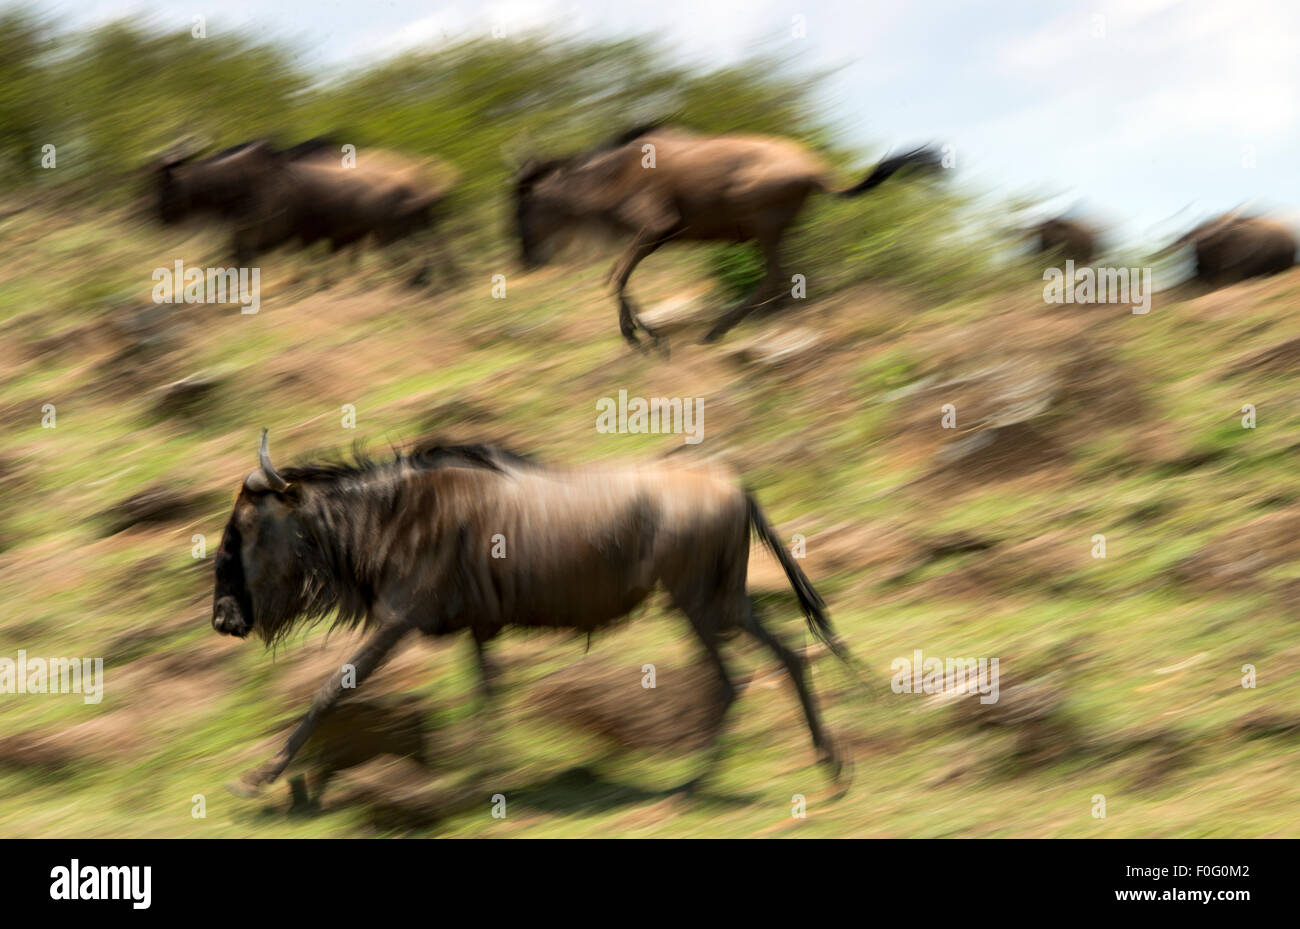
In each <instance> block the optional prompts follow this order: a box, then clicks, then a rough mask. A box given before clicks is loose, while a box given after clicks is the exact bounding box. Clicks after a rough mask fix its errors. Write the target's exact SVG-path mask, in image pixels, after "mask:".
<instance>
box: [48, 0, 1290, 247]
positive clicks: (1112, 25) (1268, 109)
mask: <svg viewBox="0 0 1300 929" xmlns="http://www.w3.org/2000/svg"><path fill="white" fill-rule="evenodd" d="M205 5H206V4H205V2H204V0H156V2H153V3H148V4H142V3H138V2H135V0H56V2H50V3H46V4H44V5H43V6H42V7H41V8H42V9H44V10H46V11H47V12H49V13H51V14H53V15H54V16H55V17H56V18H58V19H59V20H61V21H62V22H64V23H65V24H67V25H69V26H86V25H91V24H94V23H96V22H101V21H107V20H111V19H116V18H121V17H131V18H135V19H143V20H147V21H149V22H153V23H156V24H158V25H160V26H164V27H169V28H175V27H178V26H188V25H189V23H190V21H191V18H192V17H193V16H194V15H195V14H204V15H207V17H208V23H209V36H210V37H211V36H213V35H214V34H218V33H219V31H220V30H221V29H226V28H237V27H238V28H247V27H252V28H254V29H256V30H257V31H259V32H264V33H266V34H268V35H274V36H279V37H283V38H286V39H289V40H293V41H296V42H297V43H298V44H299V46H300V47H302V48H304V49H307V50H309V52H308V55H309V58H311V59H313V60H314V61H315V62H317V63H320V64H323V65H330V64H333V63H345V62H346V63H355V62H357V61H359V60H365V59H373V58H378V57H382V56H384V55H387V54H392V53H393V52H396V51H400V50H403V49H406V48H412V47H436V46H437V45H438V44H440V43H445V42H447V41H452V40H454V39H456V38H463V37H466V36H469V35H472V34H476V33H477V34H483V33H485V32H488V31H490V30H491V29H492V28H493V27H494V26H495V27H497V28H499V29H503V30H504V31H505V32H506V33H507V34H509V33H519V32H524V31H528V30H531V29H537V28H550V29H553V30H556V31H560V32H563V33H566V34H574V33H578V34H594V35H601V36H610V35H622V34H628V33H638V34H640V33H647V34H652V35H657V36H659V37H660V38H662V39H663V40H664V42H665V43H666V45H667V47H669V48H671V49H674V50H675V52H676V54H679V55H681V56H682V57H684V58H686V59H689V60H693V61H698V62H707V63H715V64H719V63H726V62H730V61H734V60H736V59H738V58H741V57H744V56H745V55H746V54H748V53H751V52H753V51H755V50H765V51H788V52H791V53H792V54H793V55H794V60H795V62H796V64H799V65H803V66H806V67H808V68H810V69H813V68H816V69H821V68H825V67H828V66H839V67H840V70H839V71H837V72H836V73H835V75H834V76H833V77H832V79H831V80H830V81H829V82H828V83H827V85H826V89H825V93H826V100H825V103H826V106H827V108H828V112H830V113H831V114H833V115H834V117H835V118H836V119H837V120H838V122H839V124H840V125H842V126H843V127H844V134H845V138H846V140H851V141H862V142H869V143H872V144H875V145H887V146H896V145H903V144H906V143H909V142H917V141H926V140H935V141H940V142H943V143H947V144H951V145H953V146H955V151H956V154H957V162H958V163H957V167H958V170H959V173H960V176H961V183H963V184H965V185H966V186H968V187H969V189H971V190H973V191H977V192H987V193H990V194H994V195H1008V194H1036V195H1038V196H1040V197H1042V198H1049V197H1050V198H1052V199H1051V202H1050V204H1049V206H1050V207H1052V208H1059V209H1072V210H1074V211H1078V212H1082V213H1085V214H1089V215H1092V216H1094V217H1097V218H1099V219H1101V220H1103V221H1104V222H1105V223H1107V224H1108V225H1110V226H1111V227H1113V228H1114V229H1115V231H1116V233H1117V236H1118V238H1119V239H1121V240H1137V241H1144V242H1150V241H1155V240H1162V239H1165V238H1168V237H1169V236H1170V235H1171V234H1172V233H1173V231H1174V230H1175V229H1178V228H1180V227H1185V226H1186V225H1188V224H1189V223H1191V222H1192V221H1193V220H1195V219H1199V218H1203V217H1205V216H1208V215H1210V214H1212V213H1214V212H1219V211H1223V210H1227V209H1230V208H1233V207H1235V206H1238V205H1240V204H1242V203H1249V204H1250V205H1251V207H1252V208H1254V209H1260V210H1265V211H1269V212H1273V213H1275V214H1278V215H1280V216H1281V217H1282V218H1284V219H1286V220H1287V221H1289V222H1291V223H1292V224H1294V225H1297V226H1300V181H1298V180H1297V168H1300V119H1298V117H1300V3H1296V2H1294V0H1233V2H1226V0H1097V2H1068V0H1067V2H1059V3H1051V2H1041V0H1040V2H1029V0H1011V2H998V3H991V2H990V3H983V2H959V0H926V2H923V3H922V2H899V3H875V2H862V0H858V2H852V0H744V2H739V0H655V2H652V3H638V2H635V0H634V2H628V0H555V2H550V0H535V2H533V0H501V2H460V3H438V2H425V3H412V2H406V0H348V2H338V0H279V2H260V0H259V2H247V0H233V2H232V0H222V2H220V3H219V4H213V5H212V7H211V8H210V9H205ZM796 16H800V17H802V18H803V19H802V22H803V24H804V29H805V33H806V34H805V35H804V36H803V37H796V36H795V35H793V33H794V28H793V27H794V23H795V20H794V18H795V17H796Z"/></svg>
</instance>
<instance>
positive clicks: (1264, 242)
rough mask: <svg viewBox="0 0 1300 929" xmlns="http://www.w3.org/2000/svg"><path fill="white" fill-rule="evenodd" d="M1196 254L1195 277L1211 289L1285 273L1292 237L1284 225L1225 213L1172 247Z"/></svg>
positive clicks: (1293, 242) (1293, 247) (1292, 260)
mask: <svg viewBox="0 0 1300 929" xmlns="http://www.w3.org/2000/svg"><path fill="white" fill-rule="evenodd" d="M1188 243H1190V244H1191V245H1192V246H1193V247H1194V249H1195V252H1196V277H1197V279H1198V280H1200V281H1202V282H1203V283H1205V284H1208V285H1209V286H1211V287H1222V286H1224V285H1226V284H1234V283H1237V282H1238V281H1243V280H1246V279H1247V278H1251V277H1262V276H1264V275H1269V274H1277V273H1278V272H1280V271H1285V270H1287V269H1288V268H1290V267H1292V266H1293V265H1294V264H1295V255H1296V237H1295V234H1294V233H1293V232H1292V231H1291V230H1290V229H1288V228H1287V227H1286V226H1284V225H1282V224H1281V223H1279V222H1276V221H1274V220H1271V219H1265V218H1263V217H1258V216H1239V215H1236V214H1233V213H1228V214H1225V215H1223V216H1220V217H1217V218H1215V219H1212V220H1210V221H1209V222H1206V223H1202V224H1201V225H1199V226H1197V227H1196V228H1195V229H1192V230H1191V231H1190V232H1188V233H1186V234H1185V235H1183V236H1182V237H1181V238H1180V239H1179V240H1178V241H1177V242H1176V243H1175V244H1176V245H1185V244H1188Z"/></svg>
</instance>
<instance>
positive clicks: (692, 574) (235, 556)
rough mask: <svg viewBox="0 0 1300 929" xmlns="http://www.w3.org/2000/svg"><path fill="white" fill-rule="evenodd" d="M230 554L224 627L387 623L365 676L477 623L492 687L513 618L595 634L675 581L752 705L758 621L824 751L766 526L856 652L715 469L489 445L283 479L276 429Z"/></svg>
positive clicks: (796, 582)
mask: <svg viewBox="0 0 1300 929" xmlns="http://www.w3.org/2000/svg"><path fill="white" fill-rule="evenodd" d="M258 461H259V464H258V467H257V468H255V469H254V470H253V471H252V472H250V473H249V475H248V477H247V478H246V479H245V481H244V484H243V487H242V489H241V490H240V492H239V495H238V497H237V498H236V500H235V506H234V511H233V512H232V514H231V516H230V521H229V522H228V523H227V525H226V529H225V534H224V535H223V536H222V540H221V547H220V549H219V550H218V552H217V555H216V559H215V575H216V585H215V593H214V596H213V606H212V626H213V628H214V629H216V630H217V631H218V632H220V633H223V634H227V635H234V636H240V637H243V636H247V635H248V634H249V633H250V632H256V633H258V634H259V635H260V636H261V637H262V638H263V640H264V641H266V642H267V643H268V644H270V643H273V642H276V641H278V640H280V639H281V638H282V637H284V636H285V635H286V634H287V633H288V632H289V631H290V630H291V629H292V628H294V626H295V624H297V623H298V622H299V621H308V622H310V621H319V620H321V619H323V618H325V617H327V616H329V615H331V614H334V615H335V616H336V619H335V623H336V624H337V625H342V626H349V627H354V626H357V625H361V626H363V627H364V628H365V629H367V630H368V631H369V633H370V636H369V639H368V640H367V641H366V643H365V645H364V646H363V647H362V648H361V650H360V651H358V652H357V653H356V654H355V655H354V656H353V657H352V658H351V659H349V662H348V666H350V667H351V668H353V669H355V670H354V673H355V685H358V686H359V685H360V683H361V682H362V681H363V680H364V679H365V678H366V677H367V676H368V675H369V674H371V672H373V671H374V670H375V668H376V667H377V666H378V665H379V664H380V663H381V662H382V661H383V660H384V659H385V657H386V656H387V655H388V654H389V653H390V652H391V651H392V650H393V648H394V647H395V646H396V645H397V644H398V643H399V642H401V641H402V640H403V638H404V637H406V636H407V635H409V634H410V633H412V632H417V631H418V632H421V633H424V634H425V635H429V636H444V635H449V634H452V633H456V632H460V631H462V630H464V631H468V632H469V633H470V635H471V636H472V637H473V639H474V642H475V645H476V647H477V654H478V662H479V670H480V676H481V682H482V686H483V689H484V692H485V694H488V695H490V694H491V693H492V692H493V689H494V681H495V677H496V674H495V671H494V665H493V662H492V659H491V657H490V655H489V653H488V645H489V643H490V642H491V641H492V640H493V639H494V638H495V637H496V636H497V635H498V634H499V633H500V632H501V631H502V630H503V629H504V628H506V627H507V626H531V627H546V628H554V629H573V630H577V631H579V632H585V633H587V634H590V633H591V632H592V631H594V630H597V629H600V628H602V627H605V626H608V625H610V624H611V623H614V622H616V621H618V620H620V619H622V618H623V617H626V616H627V615H628V613H629V612H630V611H631V610H633V609H634V608H635V607H637V606H638V605H639V604H641V603H642V602H643V601H644V600H645V599H646V598H647V597H648V596H649V595H650V593H651V592H652V591H654V590H656V589H659V588H662V589H664V590H666V591H667V593H668V595H669V597H670V599H671V601H672V603H673V604H674V605H675V606H676V607H677V608H678V609H679V610H681V611H682V612H683V613H685V614H686V616H687V617H688V618H689V620H690V623H691V627H692V629H693V630H694V631H695V634H696V636H697V637H698V638H699V640H700V643H701V644H702V645H703V647H704V652H705V654H706V655H707V656H708V658H709V660H710V661H711V662H712V663H713V665H714V666H715V667H716V669H717V671H718V673H719V678H720V681H721V694H720V697H721V700H722V703H723V707H724V709H725V707H727V706H729V705H730V704H731V702H732V701H733V700H734V698H735V688H734V686H733V685H732V683H731V680H730V677H729V675H728V673H727V669H726V666H725V665H724V663H723V659H722V655H721V653H720V651H719V637H720V636H721V635H722V634H723V633H726V632H728V631H731V630H737V629H741V630H744V631H746V632H748V633H749V634H750V635H751V636H753V637H754V638H755V639H757V640H758V641H759V642H762V643H763V644H764V645H765V646H767V648H769V649H770V650H771V651H772V652H773V653H774V654H775V655H776V656H777V657H778V658H779V659H780V661H781V662H782V663H783V664H784V666H785V668H786V669H787V670H788V672H789V674H790V677H791V679H792V681H793V682H794V686H795V688H796V690H797V691H798V695H799V699H800V701H801V703H802V705H803V711H804V716H805V718H806V720H807V724H808V728H809V730H810V732H811V733H812V740H813V745H814V747H815V748H816V749H817V751H818V753H819V760H820V761H821V762H823V763H825V764H826V765H827V766H828V767H829V768H830V769H831V771H832V773H833V774H835V775H838V773H839V770H840V761H839V759H838V757H837V755H836V753H835V750H834V748H833V747H832V745H831V742H830V741H829V740H828V739H827V737H826V735H825V733H824V732H823V731H822V727H821V722H820V720H819V718H818V711H817V706H816V703H815V701H814V699H813V696H812V693H811V691H810V689H809V686H808V681H807V677H806V673H805V667H804V662H803V659H802V658H801V656H800V655H799V654H797V653H796V652H794V651H793V650H791V649H790V648H788V647H786V646H785V645H784V644H783V643H782V642H781V641H780V640H779V639H778V638H776V637H775V636H774V635H773V634H772V633H771V632H769V631H768V630H767V629H766V628H764V626H763V625H762V623H761V622H760V619H759V616H758V614H757V613H756V611H755V607H754V604H753V603H752V602H751V600H750V599H749V596H748V595H747V593H746V589H745V584H746V575H747V566H748V560H749V538H750V533H751V531H752V532H753V533H754V534H756V535H757V537H758V538H759V539H761V540H762V542H763V543H764V544H765V545H767V547H768V548H769V549H770V550H771V551H772V553H773V554H774V555H775V556H776V558H777V559H778V561H779V562H780V564H781V566H782V568H783V569H784V571H785V575H786V577H787V578H788V580H789V582H790V585H791V586H792V588H793V589H794V593H795V596H796V597H797V599H798V601H799V605H800V608H801V609H802V611H803V613H804V616H805V618H806V620H807V623H808V626H809V628H810V629H811V630H812V632H813V634H814V635H816V636H817V637H818V638H820V639H821V640H822V641H824V642H826V643H827V644H828V646H829V647H830V648H831V649H832V651H834V652H835V653H836V654H838V655H840V656H841V657H842V658H845V659H846V660H847V653H846V652H845V651H844V650H843V648H842V646H841V644H840V643H839V640H838V638H837V637H836V635H835V633H834V631H833V630H832V628H831V625H830V621H829V619H828V617H827V615H826V611H825V604H824V603H823V601H822V599H821V597H820V596H819V595H818V594H817V592H816V591H815V590H814V589H813V586H812V584H811V583H810V582H809V580H808V578H807V576H806V575H805V574H804V573H803V571H802V570H801V569H800V568H799V566H798V564H797V563H796V562H795V560H794V559H793V557H792V556H791V555H790V553H789V552H787V551H786V550H785V548H784V547H783V546H782V544H781V540H780V539H779V538H778V537H777V536H776V533H775V532H774V530H773V529H772V527H771V525H769V524H768V522H767V520H766V519H765V518H764V516H763V514H762V512H761V510H760V509H759V506H758V503H757V501H756V500H755V499H754V497H753V496H752V495H751V494H749V493H748V492H746V491H744V490H741V489H740V488H739V487H737V486H736V483H735V481H734V479H733V478H732V477H731V476H730V475H729V474H727V473H724V472H722V471H721V470H718V469H716V468H714V467H705V466H697V467H693V468H691V467H683V466H670V465H667V464H657V465H646V466H639V467H623V468H609V469H589V470H562V469H558V468H553V467H547V466H544V465H541V464H538V463H534V462H532V461H531V460H529V459H526V458H523V457H520V456H518V455H514V454H512V453H509V452H505V451H502V450H500V449H497V448H493V447H489V446H444V445H439V444H436V443H425V444H422V445H420V446H417V447H416V448H415V449H414V450H413V451H411V452H410V453H406V454H398V455H397V457H396V458H394V459H393V460H391V461H389V462H386V463H375V462H373V461H370V460H368V459H366V458H365V457H364V456H359V458H358V460H357V461H356V462H355V463H351V464H347V463H344V464H334V465H313V466H307V467H297V468H286V469H285V470H284V471H283V472H280V471H277V470H276V468H275V467H274V465H272V463H271V458H270V455H269V453H268V450H267V438H266V432H265V431H263V433H262V443H261V447H260V449H259V452H258ZM343 689H344V675H343V673H342V672H340V673H339V674H336V675H334V676H332V677H331V679H330V680H329V681H327V682H326V684H325V685H324V686H323V687H322V689H321V690H320V691H319V693H318V694H317V696H316V698H315V701H314V702H313V703H312V706H311V709H310V710H309V711H308V713H307V715H306V716H305V717H304V718H303V720H302V722H301V723H300V724H299V725H298V727H297V729H296V730H295V731H294V732H293V734H292V735H291V736H290V737H289V740H288V742H287V744H286V745H285V746H284V748H283V750H282V751H281V752H280V753H279V754H277V755H276V756H275V757H273V758H272V759H271V760H270V761H269V762H267V763H266V764H265V765H264V766H263V767H261V768H260V769H258V770H257V771H256V772H254V773H253V775H252V776H251V779H249V780H246V781H245V784H244V786H245V788H252V789H255V788H256V787H257V786H259V785H260V784H262V783H266V782H270V781H273V780H275V779H276V778H277V777H278V776H279V775H280V774H281V773H282V772H283V771H284V769H285V767H286V766H287V765H288V764H289V762H290V760H291V759H292V758H293V756H294V753H295V752H297V751H298V749H299V748H300V747H301V746H302V744H303V743H304V741H305V740H306V739H307V737H308V736H309V735H310V734H311V731H312V729H313V728H314V727H315V726H316V724H317V722H318V721H319V720H320V718H321V716H322V714H324V713H325V712H326V711H328V710H329V708H330V707H331V706H333V705H334V703H335V702H336V701H337V700H338V699H339V697H340V695H341V694H342V692H343Z"/></svg>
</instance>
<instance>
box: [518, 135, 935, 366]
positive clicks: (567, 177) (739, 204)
mask: <svg viewBox="0 0 1300 929" xmlns="http://www.w3.org/2000/svg"><path fill="white" fill-rule="evenodd" d="M645 146H654V148H653V149H652V150H647V149H646V148H645ZM647 151H652V152H653V157H654V167H648V166H646V165H648V162H645V161H644V159H646V158H647V157H648V156H647V154H646V152H647ZM908 165H919V166H924V167H927V168H931V169H934V168H937V167H939V165H940V158H939V155H938V153H937V152H935V151H933V150H932V149H925V148H920V149H916V150H915V151H911V152H908V153H906V154H903V155H896V156H894V157H892V158H886V159H885V160H884V161H882V162H880V164H878V165H876V167H875V170H873V171H872V172H871V173H870V174H869V175H867V176H866V177H865V178H864V179H863V180H862V181H861V182H859V183H858V184H855V185H854V186H852V187H850V188H848V189H846V190H835V189H833V187H832V184H831V177H830V171H829V169H828V168H827V166H826V164H825V163H824V162H822V161H821V159H819V158H818V157H817V156H815V155H814V154H813V153H812V152H811V151H809V150H808V149H807V148H805V147H804V146H803V145H801V144H799V143H798V142H795V141H792V140H790V139H783V138H778V137H775V136H760V135H718V136H700V135H694V134H692V133H690V132H686V131H685V130H682V129H675V128H668V127H663V126H658V125H655V126H649V127H645V126H642V127H638V128H636V129H633V130H631V131H629V132H625V133H623V134H622V135H620V136H618V137H616V138H615V139H613V140H611V141H610V142H609V143H607V144H606V145H604V146H602V147H600V148H597V149H595V150H593V151H590V152H587V153H585V154H581V155H575V156H572V157H569V158H558V159H552V160H549V161H542V162H529V163H527V164H525V165H524V166H523V167H522V168H521V169H520V171H519V173H518V175H517V177H516V181H515V218H516V222H517V225H518V234H519V240H520V245H521V248H522V257H523V261H524V264H525V265H526V266H528V267H530V268H535V267H538V266H540V265H542V264H545V263H546V262H547V261H549V260H550V258H551V257H552V256H553V255H554V253H555V251H556V248H557V247H558V245H559V244H561V242H562V240H563V238H564V237H565V236H566V235H567V234H569V233H571V232H573V231H575V230H577V229H580V228H582V227H584V226H591V227H597V228H602V227H603V228H606V229H614V230H616V231H618V232H621V233H623V234H626V235H630V236H632V242H631V244H630V245H629V246H628V248H627V251H626V252H624V254H623V256H622V258H620V259H619V261H618V263H617V264H616V265H615V266H614V268H613V269H612V270H611V271H610V280H612V281H614V282H615V284H616V286H617V295H618V323H619V328H620V329H621V330H622V332H623V337H624V338H625V339H627V340H628V342H630V343H631V344H633V345H637V344H638V340H637V335H636V330H637V329H638V328H640V329H643V330H645V332H646V333H647V334H648V335H649V336H650V337H651V338H652V339H655V340H656V341H658V339H659V335H658V333H657V332H655V331H654V330H653V329H652V328H651V327H649V326H647V325H646V324H645V323H644V322H642V321H641V320H640V319H639V318H638V316H637V314H636V312H635V310H634V309H633V308H632V305H631V303H630V302H629V301H628V298H627V295H626V292H625V291H626V288H627V281H628V278H629V277H631V276H632V272H633V270H635V268H636V266H637V265H638V264H639V263H640V262H641V261H643V260H644V259H645V258H646V257H647V256H649V255H650V254H652V253H653V252H654V251H655V250H656V249H658V248H660V247H661V246H663V245H666V244H667V243H669V242H673V241H687V240H691V241H701V240H703V241H707V240H715V241H727V242H749V241H752V240H757V241H758V244H759V246H760V247H761V248H762V250H763V259H764V262H765V269H766V273H765V274H764V276H763V279H762V281H761V282H760V284H759V286H758V287H757V289H756V290H755V291H754V292H753V293H752V294H750V295H749V296H748V297H747V298H746V299H745V300H743V301H742V302H741V303H739V304H738V305H737V306H735V307H733V308H732V309H730V310H729V311H727V312H726V313H724V314H723V315H722V316H721V317H720V318H719V319H718V321H717V323H716V324H715V325H714V326H713V328H712V329H711V330H710V331H709V333H708V335H707V336H706V338H705V341H710V342H711V341H714V340H715V339H718V338H721V336H722V335H723V334H724V333H725V332H727V330H729V329H730V328H731V327H732V326H734V325H736V324H737V323H738V322H740V321H741V320H742V319H744V318H745V317H746V316H748V315H749V314H750V313H751V312H753V311H754V310H755V309H756V308H757V307H759V306H761V305H767V306H775V305H776V304H777V303H778V302H779V301H781V300H782V299H784V297H786V296H788V292H789V286H790V285H789V282H788V281H787V280H786V278H785V276H784V272H783V271H782V270H781V256H780V247H781V239H782V237H783V236H784V235H785V232H786V230H787V229H788V228H789V227H790V224H791V223H793V222H794V221H795V219H796V218H797V217H798V215H799V211H800V210H802V209H803V206H804V203H805V202H806V201H807V199H808V197H809V195H810V194H813V193H833V194H835V195H836V196H839V197H856V196H857V195H859V194H862V193H865V192H866V191H868V190H871V189H872V188H874V187H877V186H879V185H880V184H881V183H883V182H884V181H885V180H886V179H888V178H889V177H891V176H892V175H893V174H895V173H896V172H897V171H898V170H899V169H900V168H903V167H906V166H908Z"/></svg>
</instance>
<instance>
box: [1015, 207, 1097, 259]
mask: <svg viewBox="0 0 1300 929" xmlns="http://www.w3.org/2000/svg"><path fill="white" fill-rule="evenodd" d="M1028 234H1029V235H1030V236H1033V237H1034V238H1035V240H1036V249H1037V251H1038V253H1039V254H1041V255H1046V254H1055V255H1059V256H1060V258H1061V260H1062V261H1073V262H1074V263H1075V264H1076V265H1086V264H1089V263H1090V262H1091V261H1092V259H1093V257H1094V256H1095V255H1096V254H1097V239H1098V234H1097V230H1096V229H1094V228H1093V227H1092V226H1091V225H1089V224H1088V223H1085V222H1083V221H1082V220H1077V219H1067V218H1065V217H1064V216H1058V217H1057V218H1055V219H1049V220H1046V221H1044V222H1041V223H1039V224H1037V225H1036V226H1032V227H1031V228H1030V229H1029V230H1028Z"/></svg>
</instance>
